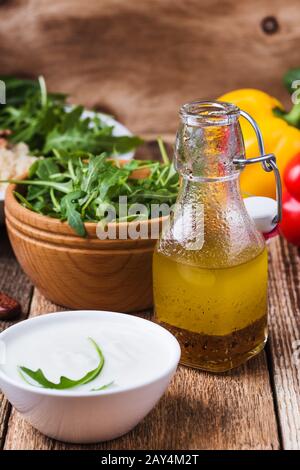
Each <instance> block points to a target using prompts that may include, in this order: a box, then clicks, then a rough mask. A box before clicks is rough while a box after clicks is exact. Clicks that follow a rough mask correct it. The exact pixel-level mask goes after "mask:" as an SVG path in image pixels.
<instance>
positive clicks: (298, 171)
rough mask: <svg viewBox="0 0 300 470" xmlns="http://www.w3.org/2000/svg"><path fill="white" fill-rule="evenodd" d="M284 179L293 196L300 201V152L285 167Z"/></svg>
mask: <svg viewBox="0 0 300 470" xmlns="http://www.w3.org/2000/svg"><path fill="white" fill-rule="evenodd" d="M283 179H284V183H285V186H286V189H287V190H288V192H289V193H290V194H291V196H293V197H294V198H295V199H297V200H298V201H300V153H298V154H297V155H296V156H295V157H294V158H292V160H290V161H289V163H288V164H287V166H286V167H285V170H284V175H283Z"/></svg>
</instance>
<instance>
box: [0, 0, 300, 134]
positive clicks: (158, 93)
mask: <svg viewBox="0 0 300 470" xmlns="http://www.w3.org/2000/svg"><path fill="white" fill-rule="evenodd" d="M270 16H271V20H268V17H270ZM0 18H1V22H0V57H1V61H0V74H16V75H21V76H27V77H28V76H29V77H34V76H38V75H40V74H43V75H44V76H45V78H46V80H47V83H48V84H49V87H50V89H52V90H55V91H62V92H67V93H69V94H70V95H72V99H73V100H74V101H75V102H77V103H78V102H79V103H83V104H85V105H87V106H95V107H96V108H97V109H102V110H106V111H108V112H110V113H112V114H114V115H116V117H117V118H119V119H120V120H121V121H122V122H124V123H126V124H127V125H128V126H129V128H130V129H132V130H133V131H134V132H137V133H144V132H147V133H150V132H152V133H154V134H157V133H161V132H162V130H163V131H164V132H174V131H175V130H176V128H177V111H178V108H179V105H180V104H181V103H183V102H185V101H190V100H192V99H197V98H201V99H207V98H216V97H217V96H220V95H221V94H223V93H224V92H226V91H229V90H232V89H235V88H241V87H256V88H260V89H263V90H265V91H270V92H271V93H274V94H275V95H276V96H278V97H279V98H283V99H285V100H286V101H288V95H287V93H286V92H285V91H284V88H283V86H282V84H281V77H282V75H283V73H285V72H286V70H287V69H288V68H290V67H298V66H299V38H300V28H299V23H300V9H299V0H285V1H282V0H272V1H270V0H249V1H247V2H246V1H240V2H239V1H237V0H223V1H219V0H187V1H182V0H151V1H150V0H138V1H137V0H88V1H86V2H84V3H83V2H82V0H53V1H51V2H49V1H48V0H18V1H15V0H2V1H1V2H0ZM267 31H269V33H267Z"/></svg>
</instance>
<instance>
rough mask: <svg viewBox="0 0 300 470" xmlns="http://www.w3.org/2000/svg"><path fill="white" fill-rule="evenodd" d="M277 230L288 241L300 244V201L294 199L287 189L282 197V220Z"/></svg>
mask: <svg viewBox="0 0 300 470" xmlns="http://www.w3.org/2000/svg"><path fill="white" fill-rule="evenodd" d="M279 231H280V232H281V233H282V235H283V236H284V237H285V238H286V239H287V241H288V242H290V243H293V244H294V245H297V246H300V201H297V199H294V198H293V197H292V196H291V195H290V194H289V193H288V192H287V191H285V192H284V193H283V197H282V221H281V222H280V224H279Z"/></svg>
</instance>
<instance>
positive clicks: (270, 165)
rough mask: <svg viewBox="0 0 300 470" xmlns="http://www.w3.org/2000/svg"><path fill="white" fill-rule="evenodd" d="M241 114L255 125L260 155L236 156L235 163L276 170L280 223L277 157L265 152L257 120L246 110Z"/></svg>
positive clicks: (278, 220) (280, 209)
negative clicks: (254, 156)
mask: <svg viewBox="0 0 300 470" xmlns="http://www.w3.org/2000/svg"><path fill="white" fill-rule="evenodd" d="M240 115H241V116H243V117H244V118H245V119H247V121H248V122H249V123H250V124H251V126H252V127H253V129H254V131H255V134H256V137H257V142H258V147H259V152H260V156H259V157H256V158H236V159H234V160H233V163H235V164H237V165H241V166H244V165H251V164H252V163H262V167H263V169H264V170H265V171H266V172H268V173H269V172H270V171H274V175H275V182H276V201H277V216H275V218H274V220H273V222H274V223H275V224H278V223H279V222H280V221H281V218H282V186H281V179H280V173H279V170H278V167H277V165H276V157H275V155H274V154H272V153H269V154H266V153H265V146H264V141H263V137H262V134H261V131H260V129H259V127H258V125H257V123H256V121H255V120H254V119H253V118H252V117H251V116H250V114H248V113H246V112H245V111H242V110H241V111H240Z"/></svg>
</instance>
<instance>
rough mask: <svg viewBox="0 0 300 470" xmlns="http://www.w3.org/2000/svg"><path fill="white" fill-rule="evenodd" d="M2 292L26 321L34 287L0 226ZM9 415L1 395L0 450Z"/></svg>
mask: <svg viewBox="0 0 300 470" xmlns="http://www.w3.org/2000/svg"><path fill="white" fill-rule="evenodd" d="M0 291H3V292H5V293H6V294H8V295H10V296H11V297H13V298H15V299H16V300H18V301H19V302H20V303H21V305H22V316H21V317H19V318H17V319H16V321H20V320H24V318H26V317H27V315H28V311H29V305H30V300H31V295H32V286H31V284H30V282H29V280H28V279H27V277H26V275H25V274H24V273H23V271H22V270H21V268H20V266H19V264H18V263H17V261H16V259H15V257H14V255H13V252H12V250H11V247H10V244H9V241H8V238H7V235H6V231H5V229H4V227H3V226H0ZM12 323H13V322H8V321H0V331H3V330H4V329H5V328H7V327H8V326H10V325H11V324H12ZM9 413H10V405H9V404H8V402H7V400H6V399H5V398H4V397H3V395H2V394H0V448H1V447H2V445H3V443H4V436H5V432H6V426H7V421H8V416H9Z"/></svg>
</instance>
